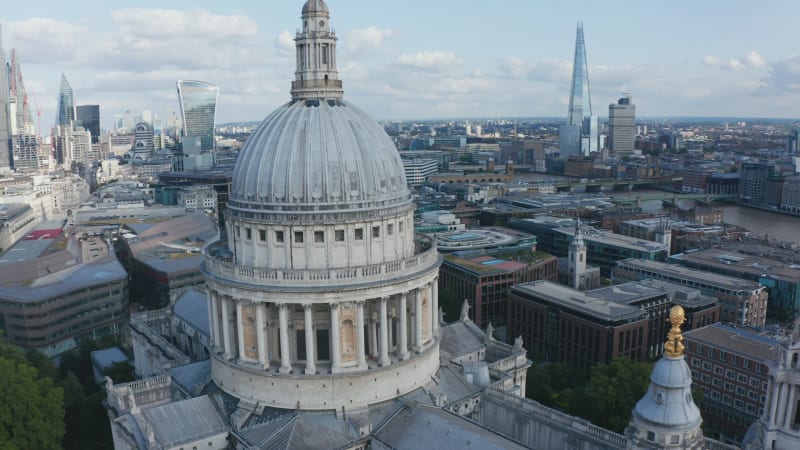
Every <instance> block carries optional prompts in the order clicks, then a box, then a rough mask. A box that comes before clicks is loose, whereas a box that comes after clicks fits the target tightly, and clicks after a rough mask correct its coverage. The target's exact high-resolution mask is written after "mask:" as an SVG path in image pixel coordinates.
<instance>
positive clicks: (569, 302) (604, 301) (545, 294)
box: [511, 281, 647, 321]
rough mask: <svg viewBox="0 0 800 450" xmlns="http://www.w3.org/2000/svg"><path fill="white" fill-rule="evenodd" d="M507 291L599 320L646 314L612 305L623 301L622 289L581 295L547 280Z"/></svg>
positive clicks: (625, 318) (634, 317) (636, 316)
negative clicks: (603, 293)
mask: <svg viewBox="0 0 800 450" xmlns="http://www.w3.org/2000/svg"><path fill="white" fill-rule="evenodd" d="M612 288H617V286H612ZM601 291H602V290H601ZM511 292H512V293H517V294H518V295H519V294H522V295H523V296H525V294H527V295H528V296H532V297H534V298H537V299H540V300H543V301H545V302H547V303H550V304H553V305H558V306H561V307H563V308H566V309H570V310H573V311H577V312H580V313H583V314H588V315H590V316H592V317H595V318H597V319H600V320H607V321H617V320H627V319H632V320H638V319H640V318H646V317H647V313H646V312H645V311H644V310H642V309H640V308H637V307H634V306H628V305H626V304H623V303H617V302H616V300H621V299H624V298H625V290H623V289H610V290H608V291H606V292H605V295H599V293H595V294H592V291H589V292H582V291H579V290H577V289H573V288H571V287H568V286H562V285H560V284H557V283H553V282H551V281H534V282H531V283H522V284H517V285H515V286H513V287H512V288H511ZM601 293H602V292H601Z"/></svg>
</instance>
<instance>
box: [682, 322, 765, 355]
mask: <svg viewBox="0 0 800 450" xmlns="http://www.w3.org/2000/svg"><path fill="white" fill-rule="evenodd" d="M683 336H684V338H685V339H686V340H687V341H692V342H699V343H704V344H706V345H710V346H713V347H715V348H718V349H720V350H724V351H727V352H736V353H739V354H740V355H747V356H748V357H751V358H757V359H758V360H760V361H762V362H766V361H771V360H772V359H773V358H774V357H775V351H776V348H777V347H778V346H779V345H780V343H779V342H778V340H777V339H775V338H774V337H772V336H770V335H769V334H768V333H766V332H764V331H763V330H760V329H755V328H750V327H741V326H734V325H728V324H722V323H715V324H712V325H708V326H705V327H702V328H697V329H694V330H690V331H686V332H685V333H683Z"/></svg>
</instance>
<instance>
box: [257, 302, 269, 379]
mask: <svg viewBox="0 0 800 450" xmlns="http://www.w3.org/2000/svg"><path fill="white" fill-rule="evenodd" d="M266 314H267V305H266V304H264V303H259V304H257V305H256V339H257V340H258V343H257V345H258V362H259V363H260V364H261V367H263V368H264V369H269V350H268V347H267V345H268V344H267V333H266V332H265V329H264V327H265V325H266V324H265V322H266V320H265V316H266Z"/></svg>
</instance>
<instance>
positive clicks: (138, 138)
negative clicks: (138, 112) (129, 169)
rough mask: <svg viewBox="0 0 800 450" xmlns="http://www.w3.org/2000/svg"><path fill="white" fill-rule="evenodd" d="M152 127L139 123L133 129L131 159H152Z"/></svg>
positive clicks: (146, 123) (145, 123)
mask: <svg viewBox="0 0 800 450" xmlns="http://www.w3.org/2000/svg"><path fill="white" fill-rule="evenodd" d="M153 151H154V144H153V126H152V125H151V124H149V123H148V122H139V123H137V124H136V126H135V127H133V155H132V157H131V159H134V160H136V159H141V160H148V159H150V158H152V157H153Z"/></svg>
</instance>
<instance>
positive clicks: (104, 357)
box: [89, 347, 128, 372]
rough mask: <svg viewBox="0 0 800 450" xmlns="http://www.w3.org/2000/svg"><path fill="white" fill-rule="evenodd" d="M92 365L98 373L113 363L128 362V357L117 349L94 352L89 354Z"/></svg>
mask: <svg viewBox="0 0 800 450" xmlns="http://www.w3.org/2000/svg"><path fill="white" fill-rule="evenodd" d="M89 357H90V358H91V360H92V365H94V366H95V367H96V368H97V369H98V370H99V371H100V372H102V371H104V370H106V369H108V368H109V367H111V366H112V365H114V363H118V362H123V361H128V357H127V356H126V355H125V353H122V350H120V349H119V347H111V348H107V349H104V350H95V351H93V352H91V353H90V354H89Z"/></svg>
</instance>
